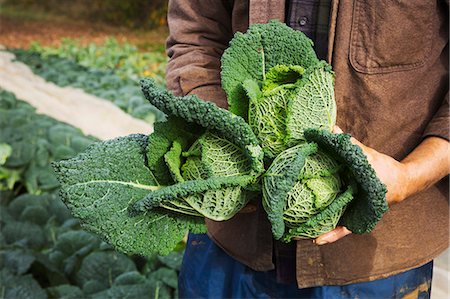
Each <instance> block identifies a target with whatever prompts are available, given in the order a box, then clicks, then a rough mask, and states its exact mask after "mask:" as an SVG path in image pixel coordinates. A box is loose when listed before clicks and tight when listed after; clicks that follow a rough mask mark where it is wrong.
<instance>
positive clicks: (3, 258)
mask: <svg viewBox="0 0 450 299" xmlns="http://www.w3.org/2000/svg"><path fill="white" fill-rule="evenodd" d="M35 260H36V257H35V256H34V254H33V252H32V251H31V250H27V249H12V250H5V251H2V252H0V268H7V269H8V270H9V271H11V273H13V274H15V275H22V274H24V273H26V272H27V271H28V269H30V266H31V264H32V263H33V262H34V261H35Z"/></svg>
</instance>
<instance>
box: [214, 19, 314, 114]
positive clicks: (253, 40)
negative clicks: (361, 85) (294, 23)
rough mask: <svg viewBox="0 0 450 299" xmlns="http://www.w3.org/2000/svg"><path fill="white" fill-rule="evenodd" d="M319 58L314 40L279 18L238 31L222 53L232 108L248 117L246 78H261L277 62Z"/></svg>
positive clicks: (304, 63) (224, 84)
mask: <svg viewBox="0 0 450 299" xmlns="http://www.w3.org/2000/svg"><path fill="white" fill-rule="evenodd" d="M317 62H318V59H317V57H316V54H315V53H314V49H313V47H312V41H311V40H310V39H308V38H307V37H306V36H305V35H304V34H303V33H302V32H300V31H295V30H293V29H291V28H289V27H288V26H286V25H285V24H282V23H280V22H275V21H272V22H269V23H268V24H254V25H252V26H250V28H249V29H248V31H247V32H246V33H245V34H243V33H240V32H237V33H236V34H235V36H234V38H233V39H232V40H231V42H230V47H228V48H227V49H226V50H225V52H224V54H223V56H222V73H221V74H222V87H223V89H224V90H225V92H226V94H227V97H228V105H229V110H230V111H231V112H233V113H235V114H236V115H239V116H241V117H244V118H246V117H247V114H248V102H246V101H245V99H246V92H245V90H244V88H243V86H242V84H243V83H244V81H246V80H248V79H252V80H254V81H256V82H262V81H264V79H265V76H266V73H267V71H268V70H270V69H271V68H272V67H274V66H276V65H280V64H281V65H299V66H303V67H309V66H312V65H315V64H316V63H317Z"/></svg>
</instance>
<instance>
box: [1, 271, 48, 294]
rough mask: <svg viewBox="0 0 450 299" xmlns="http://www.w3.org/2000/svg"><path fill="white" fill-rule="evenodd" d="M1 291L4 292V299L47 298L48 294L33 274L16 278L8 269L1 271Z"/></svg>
mask: <svg viewBox="0 0 450 299" xmlns="http://www.w3.org/2000/svg"><path fill="white" fill-rule="evenodd" d="M0 290H2V298H5V299H17V298H33V299H46V298H47V294H46V293H45V291H44V290H43V289H42V288H41V286H40V285H39V284H38V283H37V282H36V280H34V279H33V276H32V275H31V274H28V275H22V276H15V275H13V274H11V273H10V272H9V271H8V269H2V270H1V271H0Z"/></svg>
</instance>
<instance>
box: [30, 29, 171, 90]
mask: <svg viewBox="0 0 450 299" xmlns="http://www.w3.org/2000/svg"><path fill="white" fill-rule="evenodd" d="M29 51H31V52H37V53H40V54H41V55H42V58H43V59H47V58H49V57H51V56H57V57H60V58H65V59H68V60H73V61H75V62H76V63H78V64H79V65H81V66H84V67H86V68H93V69H98V70H106V71H107V70H114V72H115V73H116V74H117V75H118V76H119V77H120V78H122V79H128V78H129V79H133V80H138V79H139V78H141V77H144V76H145V77H151V78H154V79H155V81H156V82H157V83H158V84H160V85H164V84H165V83H164V76H165V67H166V64H167V56H166V55H165V53H164V51H158V52H157V51H155V52H140V51H139V50H138V49H137V47H136V46H134V45H132V44H130V43H128V42H124V43H119V42H118V41H117V40H116V39H115V38H113V37H110V38H107V39H106V40H105V41H104V42H103V43H102V44H95V43H89V44H87V45H82V44H81V43H80V41H78V40H75V39H70V38H64V39H62V40H61V44H60V45H59V46H58V47H43V46H41V45H40V44H39V43H36V42H35V43H32V44H31V46H30V48H29Z"/></svg>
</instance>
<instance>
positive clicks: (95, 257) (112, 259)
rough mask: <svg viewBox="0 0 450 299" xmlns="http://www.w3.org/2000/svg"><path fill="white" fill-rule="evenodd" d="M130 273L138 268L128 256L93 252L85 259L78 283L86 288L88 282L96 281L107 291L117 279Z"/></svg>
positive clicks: (78, 274) (79, 272) (77, 278)
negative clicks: (123, 274)
mask: <svg viewBox="0 0 450 299" xmlns="http://www.w3.org/2000/svg"><path fill="white" fill-rule="evenodd" d="M129 271H136V266H135V265H134V263H133V261H132V260H131V259H129V258H128V257H127V256H126V255H124V254H121V253H116V252H114V251H111V252H92V253H91V254H89V255H88V256H87V257H86V258H84V259H83V262H82V263H81V267H80V270H79V271H78V272H77V274H76V281H77V283H78V285H79V286H84V284H85V283H87V282H88V281H91V280H96V281H98V283H99V284H101V285H102V286H103V288H104V289H105V288H110V287H111V286H112V284H113V281H114V279H115V278H116V277H118V276H119V275H120V274H122V273H125V272H129Z"/></svg>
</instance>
